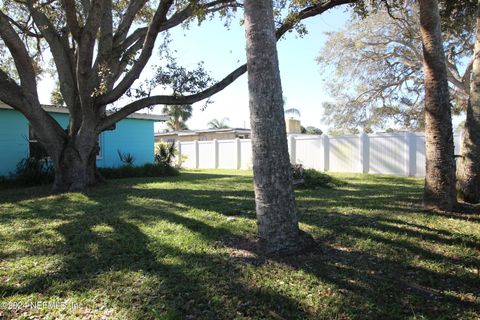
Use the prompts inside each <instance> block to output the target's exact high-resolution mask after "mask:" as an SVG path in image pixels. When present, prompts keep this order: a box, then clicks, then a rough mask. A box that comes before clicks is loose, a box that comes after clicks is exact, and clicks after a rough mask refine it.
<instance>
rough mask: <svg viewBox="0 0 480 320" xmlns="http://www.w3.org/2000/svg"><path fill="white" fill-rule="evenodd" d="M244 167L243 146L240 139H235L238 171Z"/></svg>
mask: <svg viewBox="0 0 480 320" xmlns="http://www.w3.org/2000/svg"><path fill="white" fill-rule="evenodd" d="M241 167H242V145H241V144H240V138H236V139H235V168H236V169H237V170H238V169H240V168H241Z"/></svg>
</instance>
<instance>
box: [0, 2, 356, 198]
mask: <svg viewBox="0 0 480 320" xmlns="http://www.w3.org/2000/svg"><path fill="white" fill-rule="evenodd" d="M353 2H355V1H354V0H328V1H320V2H317V1H300V2H298V1H288V3H289V4H290V5H289V7H288V10H284V11H282V10H279V11H278V12H279V13H282V12H285V11H287V12H288V14H287V15H284V16H283V18H282V17H281V16H278V19H277V20H278V22H279V27H278V29H277V32H276V38H277V39H279V38H281V37H282V35H284V34H285V33H286V32H287V31H289V30H292V29H294V28H297V27H298V26H300V25H301V21H302V19H306V18H309V17H313V16H316V15H318V14H321V13H323V12H324V11H326V10H328V9H330V8H332V7H335V6H338V5H342V4H347V3H353ZM286 3H287V2H285V1H282V2H279V6H280V9H281V8H285V5H286ZM241 6H242V3H241V1H235V0H179V1H174V0H159V1H146V0H130V1H113V0H91V1H74V0H62V1H59V0H54V1H40V0H25V1H3V2H2V3H1V4H0V40H1V41H0V55H2V56H1V57H0V100H1V101H3V102H4V103H6V104H8V105H10V106H11V107H12V108H14V109H15V110H17V111H19V112H21V113H22V114H23V115H24V116H25V117H26V118H27V119H28V121H29V122H30V124H31V126H32V127H33V130H34V131H35V133H36V135H37V137H38V139H39V141H40V143H41V144H42V145H43V146H44V147H45V149H46V151H47V153H48V154H49V156H50V158H51V159H52V162H53V165H54V167H55V182H54V188H55V189H56V190H58V191H66V190H69V191H74V190H83V189H84V188H85V187H86V186H88V185H90V184H94V183H95V182H96V181H97V179H98V176H97V175H96V170H95V169H96V168H95V164H96V154H97V151H98V145H97V138H98V135H99V134H100V133H101V132H102V131H105V130H109V129H111V128H113V127H114V126H115V124H116V123H117V122H118V121H120V120H122V119H124V118H125V117H127V116H128V115H130V114H132V113H134V112H136V111H139V110H141V109H143V108H146V107H150V106H153V105H165V104H175V105H181V104H193V103H195V102H197V101H201V100H203V99H206V98H208V97H210V96H211V95H213V94H215V93H217V92H219V91H220V90H222V89H223V88H225V87H226V86H227V85H229V84H230V83H232V82H233V81H234V80H235V79H237V78H238V77H240V76H241V75H242V74H244V73H245V72H246V70H247V68H246V65H242V66H240V67H238V68H237V69H236V70H234V71H233V72H231V73H230V74H229V75H227V76H226V77H225V78H224V79H222V80H221V81H219V82H217V83H215V84H213V85H211V84H210V82H209V81H202V80H203V79H208V78H207V77H205V76H204V72H203V71H202V70H201V68H200V69H198V70H196V71H194V72H186V71H185V69H183V68H181V67H179V66H177V65H176V64H175V63H169V64H168V65H167V66H166V67H164V68H160V69H159V70H157V72H156V74H155V77H154V78H153V79H152V85H157V86H166V87H168V89H170V90H171V91H172V94H166V95H154V94H151V92H149V91H148V90H147V91H144V90H141V89H142V88H140V89H139V90H133V88H132V86H134V84H135V82H136V80H137V79H138V78H139V77H140V75H141V74H142V71H143V70H144V69H145V67H146V66H147V65H148V62H149V60H150V58H151V57H152V54H153V53H154V49H155V43H156V42H157V43H158V42H159V41H157V40H160V39H162V36H163V35H167V34H168V31H169V30H170V29H172V28H175V27H178V26H181V25H182V24H185V23H188V22H190V21H192V20H193V19H196V18H198V20H199V21H201V20H202V19H204V18H205V17H206V16H207V15H209V14H213V13H215V12H221V13H224V14H227V15H228V14H229V13H230V12H231V10H233V9H235V8H238V7H241ZM300 29H301V28H300ZM166 42H168V41H166ZM32 44H34V45H32ZM47 48H48V50H49V52H50V53H51V56H52V60H53V64H54V68H55V70H56V74H58V77H59V83H60V92H61V95H62V98H63V101H64V103H65V105H66V107H67V108H68V110H69V113H70V123H69V126H68V130H67V131H65V130H64V129H63V128H62V127H61V126H60V125H59V124H58V123H57V122H56V121H55V120H54V119H53V117H51V116H50V115H49V114H48V113H47V112H45V111H44V110H43V109H42V108H41V105H40V101H39V97H38V90H37V77H38V76H39V75H40V74H41V69H42V68H41V61H42V60H41V52H42V51H44V50H46V49H47ZM162 48H163V47H162ZM161 51H162V50H161ZM162 53H165V52H164V50H163V52H162ZM10 61H11V62H12V64H9V63H8V62H10ZM12 66H14V68H13V69H14V70H11V67H12ZM12 71H14V72H12ZM192 75H201V76H202V77H203V79H201V81H198V82H194V83H193V84H192V83H191V81H189V80H191V76H192ZM123 98H128V99H129V102H127V103H125V99H123ZM114 103H116V106H115V108H111V106H112V104H114Z"/></svg>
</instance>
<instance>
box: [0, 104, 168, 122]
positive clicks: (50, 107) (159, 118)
mask: <svg viewBox="0 0 480 320" xmlns="http://www.w3.org/2000/svg"><path fill="white" fill-rule="evenodd" d="M42 108H43V110H45V111H47V112H51V113H61V114H70V112H69V111H68V109H67V108H63V107H56V106H53V105H45V104H42ZM0 109H7V110H15V109H13V108H12V107H10V106H9V105H7V104H6V103H3V102H0ZM107 114H112V112H109V111H107ZM125 119H137V120H153V121H155V122H163V121H168V119H170V117H168V116H165V115H159V114H148V113H132V114H130V115H128V116H127V117H126V118H125Z"/></svg>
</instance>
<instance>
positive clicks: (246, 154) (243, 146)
mask: <svg viewBox="0 0 480 320" xmlns="http://www.w3.org/2000/svg"><path fill="white" fill-rule="evenodd" d="M240 159H241V161H240V163H241V166H240V167H241V169H251V168H252V167H253V164H252V140H250V139H241V140H240Z"/></svg>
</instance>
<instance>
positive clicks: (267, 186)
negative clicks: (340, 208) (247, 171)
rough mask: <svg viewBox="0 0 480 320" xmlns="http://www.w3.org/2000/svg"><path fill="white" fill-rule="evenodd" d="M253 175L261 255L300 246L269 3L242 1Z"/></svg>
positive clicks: (270, 3) (253, 0)
mask: <svg viewBox="0 0 480 320" xmlns="http://www.w3.org/2000/svg"><path fill="white" fill-rule="evenodd" d="M244 7H245V31H246V32H245V35H246V40H247V68H248V88H249V93H250V103H249V105H250V124H251V127H252V149H253V174H254V188H255V203H256V212H257V225H258V233H259V238H260V244H261V245H262V247H263V249H264V250H265V252H266V253H288V252H294V251H297V250H299V249H301V248H302V247H303V242H302V238H303V237H302V236H301V232H300V230H299V228H298V220H297V211H296V204H295V197H294V193H293V187H292V172H291V166H290V161H289V155H288V146H287V135H286V129H285V118H284V112H283V101H282V85H281V80H280V71H279V67H278V57H277V48H276V39H275V29H274V22H273V10H272V1H271V0H245V3H244Z"/></svg>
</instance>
